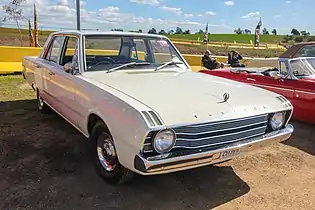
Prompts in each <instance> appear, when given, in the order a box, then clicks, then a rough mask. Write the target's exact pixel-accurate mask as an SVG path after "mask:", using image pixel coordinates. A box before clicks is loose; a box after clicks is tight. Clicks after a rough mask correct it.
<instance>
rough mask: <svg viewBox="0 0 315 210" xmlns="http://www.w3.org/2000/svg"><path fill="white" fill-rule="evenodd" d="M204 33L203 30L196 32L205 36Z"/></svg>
mask: <svg viewBox="0 0 315 210" xmlns="http://www.w3.org/2000/svg"><path fill="white" fill-rule="evenodd" d="M203 33H204V32H203V30H201V29H199V31H198V32H196V34H203Z"/></svg>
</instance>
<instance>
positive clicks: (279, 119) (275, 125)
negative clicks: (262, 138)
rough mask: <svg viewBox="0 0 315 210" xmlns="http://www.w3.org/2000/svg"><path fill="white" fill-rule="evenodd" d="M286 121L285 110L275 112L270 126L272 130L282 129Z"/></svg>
mask: <svg viewBox="0 0 315 210" xmlns="http://www.w3.org/2000/svg"><path fill="white" fill-rule="evenodd" d="M284 121H285V114H284V112H277V113H274V114H273V115H272V116H271V118H270V126H271V128H272V130H278V129H280V128H281V127H282V126H283V124H284Z"/></svg>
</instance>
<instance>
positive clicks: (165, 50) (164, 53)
mask: <svg viewBox="0 0 315 210" xmlns="http://www.w3.org/2000/svg"><path fill="white" fill-rule="evenodd" d="M150 42H151V46H152V53H153V56H154V58H155V62H156V63H165V62H168V61H170V60H172V57H171V55H172V54H171V53H173V52H170V47H169V44H168V43H167V41H165V40H150Z"/></svg>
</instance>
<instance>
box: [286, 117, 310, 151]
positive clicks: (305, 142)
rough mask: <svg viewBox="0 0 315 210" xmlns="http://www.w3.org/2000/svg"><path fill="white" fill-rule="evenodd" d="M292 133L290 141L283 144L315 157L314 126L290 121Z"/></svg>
mask: <svg viewBox="0 0 315 210" xmlns="http://www.w3.org/2000/svg"><path fill="white" fill-rule="evenodd" d="M291 123H292V125H293V126H294V133H293V135H292V137H291V138H290V139H288V140H287V141H285V142H283V143H284V144H286V145H289V146H292V147H295V148H297V149H300V150H302V151H304V152H307V153H309V154H311V155H315V126H314V125H311V124H306V123H303V122H299V121H292V122H291Z"/></svg>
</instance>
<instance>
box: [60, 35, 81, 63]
mask: <svg viewBox="0 0 315 210" xmlns="http://www.w3.org/2000/svg"><path fill="white" fill-rule="evenodd" d="M77 41H78V39H77V38H76V37H67V41H66V45H65V54H64V56H62V60H61V65H65V64H66V63H72V64H73V65H74V67H78V46H77V45H78V42H77Z"/></svg>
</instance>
